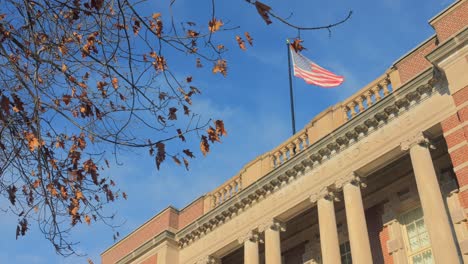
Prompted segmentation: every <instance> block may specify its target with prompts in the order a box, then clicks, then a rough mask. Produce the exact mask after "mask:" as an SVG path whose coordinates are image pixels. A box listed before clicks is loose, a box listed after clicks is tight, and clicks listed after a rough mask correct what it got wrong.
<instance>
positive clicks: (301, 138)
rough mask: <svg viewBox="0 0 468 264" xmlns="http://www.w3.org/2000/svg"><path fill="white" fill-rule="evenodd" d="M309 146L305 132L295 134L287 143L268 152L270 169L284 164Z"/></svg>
mask: <svg viewBox="0 0 468 264" xmlns="http://www.w3.org/2000/svg"><path fill="white" fill-rule="evenodd" d="M309 144H310V142H309V139H308V136H307V131H306V130H302V131H300V132H299V133H296V134H295V135H294V136H293V137H291V138H290V139H289V140H288V141H286V142H284V143H283V144H282V145H280V146H279V147H277V148H276V149H274V150H273V151H271V152H270V158H271V168H276V167H278V166H280V165H281V164H283V163H285V162H286V161H288V160H289V159H291V158H292V157H294V155H296V154H298V153H299V152H301V151H303V150H304V149H306V148H307V147H308V146H309Z"/></svg>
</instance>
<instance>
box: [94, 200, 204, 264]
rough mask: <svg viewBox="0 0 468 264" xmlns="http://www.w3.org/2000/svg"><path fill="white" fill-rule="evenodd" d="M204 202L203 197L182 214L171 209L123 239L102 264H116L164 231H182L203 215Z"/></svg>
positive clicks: (103, 258) (104, 257)
mask: <svg viewBox="0 0 468 264" xmlns="http://www.w3.org/2000/svg"><path fill="white" fill-rule="evenodd" d="M203 201H204V200H203V197H201V198H199V199H197V200H195V201H194V202H192V203H191V204H190V205H189V206H187V207H186V208H184V209H183V210H182V211H180V212H179V211H178V210H176V209H175V208H172V207H169V208H168V209H166V210H165V211H163V212H162V213H161V214H159V215H157V216H156V217H154V218H153V219H151V220H150V221H148V223H146V224H144V225H143V226H141V227H140V228H139V229H137V230H136V231H135V232H134V233H132V234H130V235H129V236H128V237H125V238H124V239H122V241H120V242H119V243H118V244H116V245H115V246H114V248H112V249H111V250H109V251H107V252H106V253H104V254H103V255H102V263H103V264H108V263H115V262H116V261H117V260H119V259H121V258H123V257H125V256H126V255H128V254H129V253H131V252H132V251H134V250H136V249H137V248H138V247H139V246H141V245H143V244H144V243H145V242H146V241H148V240H150V239H152V238H153V237H155V236H157V235H158V234H160V233H161V232H163V231H164V230H167V229H169V228H173V229H176V230H180V229H182V228H184V227H185V226H187V225H188V224H190V223H191V222H193V221H194V220H195V219H197V218H198V217H200V216H202V215H203ZM145 263H146V262H145ZM148 263H153V262H148Z"/></svg>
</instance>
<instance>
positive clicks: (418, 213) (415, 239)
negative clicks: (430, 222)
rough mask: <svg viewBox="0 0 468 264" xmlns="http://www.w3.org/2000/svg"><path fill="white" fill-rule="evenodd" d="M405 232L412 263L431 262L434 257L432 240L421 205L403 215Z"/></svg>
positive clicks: (423, 263) (424, 263) (409, 258)
mask: <svg viewBox="0 0 468 264" xmlns="http://www.w3.org/2000/svg"><path fill="white" fill-rule="evenodd" d="M401 223H402V224H403V229H404V233H405V244H406V249H407V253H408V260H409V263H411V264H430V263H434V261H433V259H432V250H431V241H430V240H429V234H428V232H427V229H426V225H425V224H424V216H423V212H422V209H421V207H418V208H416V209H413V210H411V211H409V212H407V213H405V214H403V215H402V216H401Z"/></svg>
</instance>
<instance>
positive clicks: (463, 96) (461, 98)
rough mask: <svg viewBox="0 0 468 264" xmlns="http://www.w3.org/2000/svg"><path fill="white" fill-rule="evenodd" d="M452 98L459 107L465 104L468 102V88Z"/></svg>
mask: <svg viewBox="0 0 468 264" xmlns="http://www.w3.org/2000/svg"><path fill="white" fill-rule="evenodd" d="M452 97H453V101H454V102H455V105H456V106H459V105H461V104H463V103H464V102H466V101H468V86H465V88H463V89H460V90H459V91H457V92H456V93H455V94H453V95H452Z"/></svg>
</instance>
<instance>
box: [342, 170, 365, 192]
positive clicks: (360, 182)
mask: <svg viewBox="0 0 468 264" xmlns="http://www.w3.org/2000/svg"><path fill="white" fill-rule="evenodd" d="M347 184H352V185H355V186H359V187H362V188H366V187H367V184H366V183H365V179H364V178H363V177H361V176H359V175H358V174H356V173H355V172H351V173H350V174H348V175H347V176H346V177H343V178H340V179H338V180H336V182H335V186H336V188H337V189H342V188H343V187H344V186H345V185H347Z"/></svg>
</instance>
